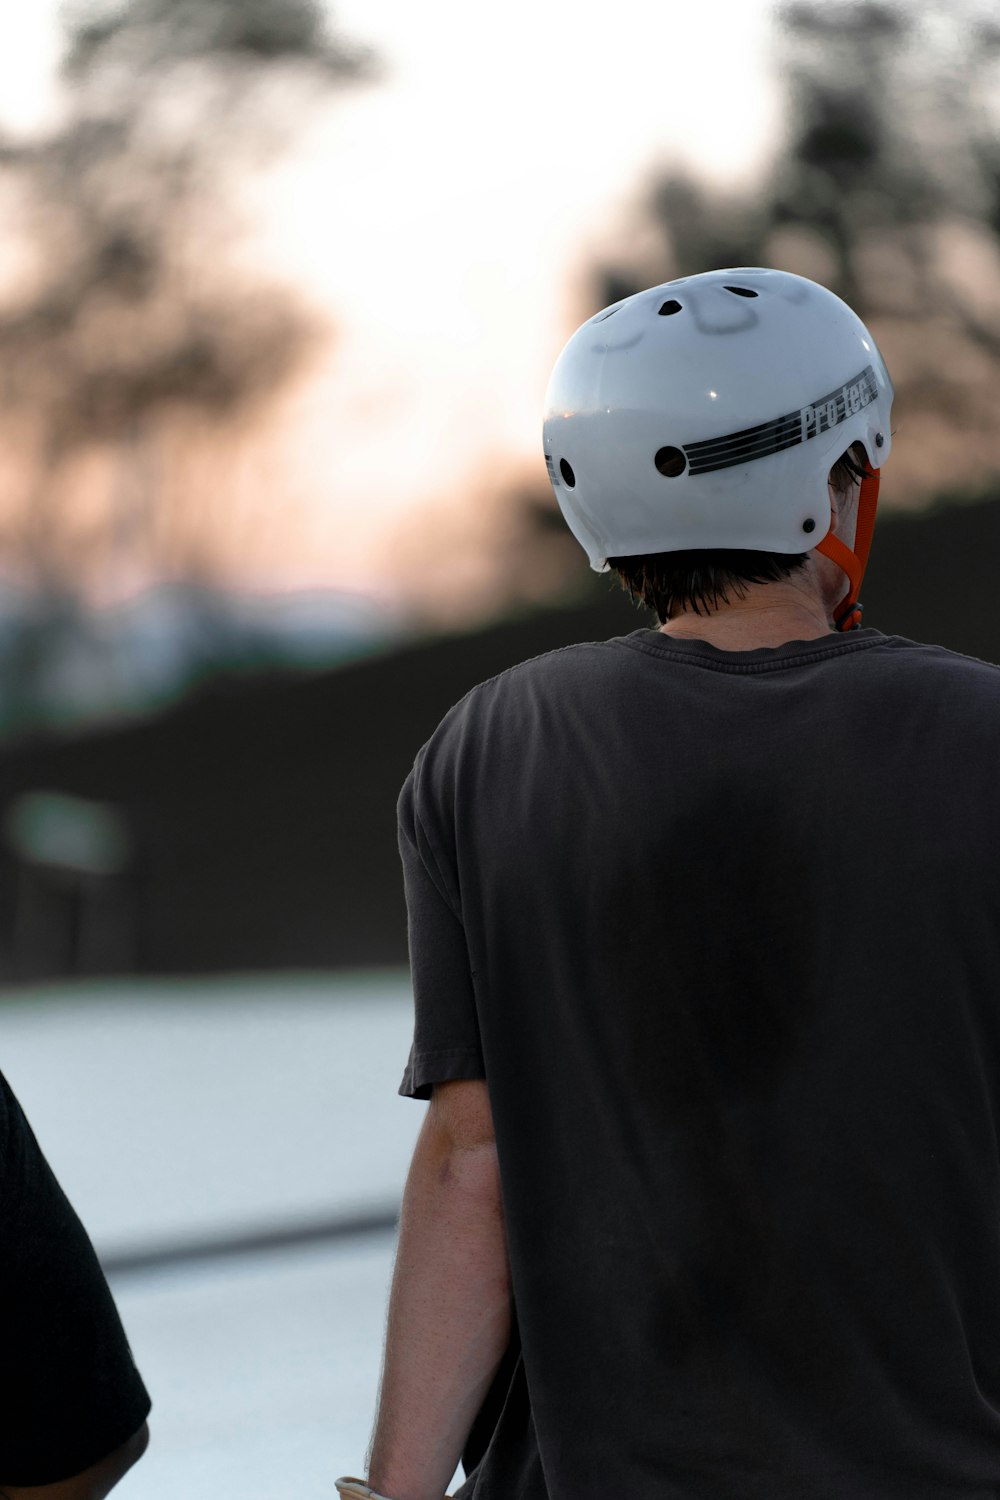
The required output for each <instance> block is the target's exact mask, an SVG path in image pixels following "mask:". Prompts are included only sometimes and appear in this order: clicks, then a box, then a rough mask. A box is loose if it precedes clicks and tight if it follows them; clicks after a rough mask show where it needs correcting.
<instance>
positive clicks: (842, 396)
mask: <svg viewBox="0 0 1000 1500" xmlns="http://www.w3.org/2000/svg"><path fill="white" fill-rule="evenodd" d="M877 399H878V385H877V383H876V380H875V371H874V370H873V369H872V367H871V365H866V366H865V368H864V369H863V370H862V371H861V373H860V375H855V377H854V379H853V380H848V381H846V382H845V383H844V384H843V385H840V386H838V387H837V389H836V390H835V391H831V392H830V394H829V395H828V396H822V397H821V398H820V399H819V400H818V401H813V402H812V403H811V404H810V405H809V406H803V407H800V409H799V410H798V411H790V412H787V413H786V415H785V416H783V417H776V418H775V419H774V421H773V422H761V423H760V424H759V425H758V426H757V427H744V428H743V430H742V431H741V432H731V433H729V434H728V435H727V436H726V437H718V438H706V440H705V441H704V442H701V443H685V445H684V453H685V456H686V457H687V461H688V472H689V473H691V474H711V473H714V472H715V471H716V470H717V469H732V468H735V467H736V465H737V464H745V463H752V462H753V461H754V460H755V459H758V458H768V457H769V456H770V455H771V454H772V453H780V452H781V451H782V450H783V449H784V448H795V447H797V446H798V444H799V443H804V442H808V440H809V439H810V438H814V437H816V436H817V434H818V433H821V432H829V431H830V429H831V427H839V426H840V424H841V422H846V421H847V419H848V417H853V416H854V415H855V414H856V413H857V412H859V411H863V410H864V409H865V407H866V406H871V405H872V403H873V402H874V401H876V400H877Z"/></svg>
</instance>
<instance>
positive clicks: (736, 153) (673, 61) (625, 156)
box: [0, 0, 776, 586]
mask: <svg viewBox="0 0 1000 1500" xmlns="http://www.w3.org/2000/svg"><path fill="white" fill-rule="evenodd" d="M770 12H771V7H770V5H769V4H767V3H765V0H721V3H720V0H717V3H715V4H713V5H710V6H705V5H700V6H699V5H688V6H680V5H670V6H658V7H650V6H649V5H648V0H618V3H617V4H616V5H615V6H614V8H613V9H612V10H607V9H604V8H601V9H594V8H589V7H584V6H580V5H579V4H577V3H572V0H511V3H509V4H508V5H507V6H505V7H503V8H501V9H499V10H497V11H495V12H492V13H490V12H484V11H483V10H482V9H481V8H479V7H472V6H469V5H467V4H464V3H463V0H430V4H428V5H425V6H420V7H417V6H413V5H411V4H408V3H407V0H343V3H341V4H339V5H338V6H336V7H335V8H334V9H333V12H332V15H333V19H334V21H335V24H336V27H337V29H338V30H339V31H340V32H341V33H342V35H343V36H344V37H345V38H346V39H348V40H349V41H355V42H360V43H365V44H367V45H370V46H371V47H372V48H373V49H374V52H375V54H376V56H377V58H378V60H379V62H380V64H381V69H382V78H381V80H380V81H377V82H375V83H371V84H360V85H355V86H351V87H350V88H347V89H345V90H344V91H343V93H342V95H341V98H340V101H339V102H338V103H337V104H336V106H335V107H334V108H333V109H332V110H331V111H330V112H329V114H328V116H326V117H325V118H324V119H323V121H322V122H321V124H320V125H319V126H318V127H317V128H316V129H315V130H313V131H312V132H311V133H310V135H309V136H308V138H307V139H306V140H305V141H304V142H303V144H302V148H301V150H300V151H299V152H298V154H297V155H296V157H295V158H294V160H290V161H289V162H288V163H287V164H286V165H285V166H284V168H283V169H282V170H281V171H280V172H277V173H275V174H274V175H273V177H272V179H271V180H270V181H269V182H268V184H267V187H266V191H265V190H261V191H260V192H259V193H258V195H257V197H256V198H255V202H257V203H258V204H259V206H260V209H261V212H262V214H264V215H266V220H265V221H262V225H261V235H262V243H263V244H264V245H265V246H266V247H267V250H268V253H269V254H271V255H273V257H274V260H275V263H276V266H277V267H278V268H279V270H280V273H281V274H282V275H283V276H286V277H291V278H293V279H294V280H295V281H296V282H297V283H298V284H299V285H301V287H302V289H303V291H304V292H305V293H307V294H308V296H309V297H311V298H312V299H313V300H314V301H315V302H316V303H317V305H321V306H322V307H323V308H324V309H326V310H327V311H328V313H329V315H330V316H331V318H332V320H333V322H334V324H335V326H336V329H337V338H336V340H335V342H334V343H332V344H331V347H330V350H329V354H328V356H325V357H324V360H323V361H322V363H321V365H320V367H319V368H318V369H317V371H316V372H315V376H314V378H313V379H312V380H311V382H310V384H309V385H308V386H305V387H303V388H302V390H301V391H299V392H298V393H297V394H296V396H295V398H294V400H293V401H292V402H291V403H290V404H289V407H288V410H289V413H290V425H289V426H288V428H287V431H286V432H285V434H284V435H283V437H282V442H281V452H282V455H283V465H284V472H285V473H286V474H287V479H288V484H289V490H290V493H291V494H293V495H294V497H295V499H294V505H293V508H292V510H291V512H290V516H289V525H288V526H287V527H283V528H281V538H280V542H279V543H277V544H275V545H272V546H271V547H270V549H269V553H268V557H267V559H266V560H265V559H261V560H260V564H259V576H256V577H254V578H253V579H252V580H248V581H253V582H255V583H259V584H262V585H264V584H271V585H274V586H290V585H294V584H306V583H308V584H313V583H317V582H324V583H328V584H330V583H332V584H337V583H341V582H343V583H350V584H351V585H353V586H358V585H359V584H361V583H363V575H364V571H365V569H366V568H367V567H368V566H369V561H368V560H369V559H370V558H371V556H372V549H373V547H374V546H377V545H379V544H384V543H385V541H386V539H387V538H391V537H392V536H393V535H395V534H396V530H397V527H398V525H399V523H400V522H401V521H402V520H404V519H405V518H406V517H408V516H412V515H413V514H415V513H419V512H420V511H421V508H422V507H425V506H426V505H427V504H428V502H436V505H437V509H436V510H435V511H434V515H435V516H436V517H437V519H436V520H435V522H434V524H436V525H437V524H441V515H442V511H441V506H442V505H443V506H444V507H445V510H446V511H447V507H448V506H450V505H451V504H458V503H459V502H460V501H462V502H463V503H464V501H465V500H467V501H468V503H469V504H470V505H471V506H473V507H474V506H475V504H476V499H477V494H480V493H481V492H482V491H483V489H484V487H487V488H492V487H495V485H496V482H497V480H498V477H499V476H500V475H501V474H502V473H504V472H506V471H507V470H508V469H509V470H510V471H511V472H512V473H513V474H520V475H521V476H536V475H537V472H538V471H539V470H541V471H542V472H544V466H543V463H542V456H541V405H542V399H543V394H544V389H545V384H546V382H547V379H548V374H549V370H550V368H551V366H552V364H553V362H554V360H555V358H556V356H557V354H558V352H559V350H560V348H561V347H562V344H563V343H564V342H565V340H566V338H568V337H569V335H570V333H571V332H572V331H573V329H574V328H575V327H576V325H577V324H578V323H579V322H580V321H581V320H582V319H583V318H584V317H586V316H587V315H589V313H590V312H592V311H595V310H596V308H595V307H594V306H593V305H592V303H591V302H590V301H589V300H588V298H589V297H590V296H591V295H592V294H591V293H590V291H589V287H588V280H587V278H588V271H589V269H590V267H591V266H592V264H593V263H594V261H595V260H597V259H598V258H599V257H602V256H603V257H605V258H607V257H608V256H609V255H610V254H612V253H613V251H614V250H615V248H616V247H619V246H626V245H627V244H628V243H629V237H630V236H632V235H634V234H635V233H636V228H635V226H636V224H637V223H638V217H637V210H638V205H639V204H640V203H641V201H642V187H643V184H644V182H645V181H646V180H648V178H649V177H650V175H651V174H652V173H653V172H654V171H655V170H656V169H657V168H658V167H665V166H668V165H676V164H679V163H685V164H689V165H693V166H696V167H699V168H701V169H702V170H704V171H705V172H707V173H711V174H712V175H713V176H715V177H717V178H720V179H723V180H725V181H727V182H730V183H737V182H739V181H740V180H741V179H743V178H745V177H746V176H748V175H751V174H752V172H753V170H754V168H755V167H756V166H758V165H759V164H760V163H761V161H762V160H763V158H764V155H765V152H766V150H767V147H768V144H769V142H770V140H771V139H772V138H773V134H774V131H775V128H776V118H775V112H776V104H775V91H774V89H773V86H772V81H771V74H770V71H769V69H770V63H769V56H768V49H769V45H770V42H771V39H772V38H771V25H772V22H771V14H770ZM54 15H55V6H54V5H53V4H52V3H51V0H33V4H32V6H31V7H22V8H20V9H19V10H18V11H16V12H14V13H12V15H11V16H10V17H8V18H7V19H6V21H5V46H4V53H3V58H2V60H0V117H2V118H3V120H4V121H5V122H11V123H14V124H17V125H21V126H29V125H31V124H33V123H38V122H39V121H40V120H41V119H43V118H44V109H45V107H46V101H47V99H48V97H49V90H48V87H47V79H48V77H49V76H50V74H51V69H52V64H53V60H54V49H55V45H56V37H57V33H56V30H55V26H54ZM429 524H430V523H429ZM581 556H582V553H581ZM252 571H255V572H256V571H257V570H256V569H255V568H254V569H252Z"/></svg>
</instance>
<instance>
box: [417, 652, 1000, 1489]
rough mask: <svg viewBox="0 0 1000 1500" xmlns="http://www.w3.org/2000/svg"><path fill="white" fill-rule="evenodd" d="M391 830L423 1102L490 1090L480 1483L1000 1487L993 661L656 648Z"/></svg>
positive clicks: (483, 711) (483, 738)
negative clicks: (498, 1205)
mask: <svg viewBox="0 0 1000 1500" xmlns="http://www.w3.org/2000/svg"><path fill="white" fill-rule="evenodd" d="M398 810H399V837H400V851H401V856H402V860H403V869H404V878H405V886H406V895H407V903H408V913H409V939H410V955H411V968H412V975H413V984H414V994H415V1004H416V1027H415V1035H414V1043H413V1050H412V1053H411V1056H410V1061H409V1064H408V1066H407V1069H406V1074H405V1077H404V1080H403V1084H402V1087H401V1089H400V1092H401V1093H404V1094H409V1095H412V1096H414V1097H418V1098H426V1097H428V1095H429V1092H430V1089H431V1086H432V1085H433V1084H434V1083H436V1082H438V1081H443V1080H446V1079H452V1078H470V1077H485V1078H486V1080H487V1082H488V1085H489V1092H490V1099H491V1104H492V1109H493V1116H494V1123H495V1127H496V1135H497V1147H498V1153H499V1160H500V1171H501V1179H502V1185H503V1195H504V1206H505V1216H506V1222H507V1231H508V1241H509V1249H510V1260H511V1270H512V1276H513V1290H514V1300H515V1307H516V1314H517V1326H518V1333H519V1341H518V1340H515V1342H514V1343H513V1344H512V1348H511V1351H510V1357H509V1359H508V1360H507V1361H506V1362H505V1365H504V1367H503V1369H502V1371H501V1372H500V1375H499V1376H498V1379H497V1381H496V1382H495V1384H494V1389H493V1390H492V1391H491V1393H490V1397H489V1399H488V1400H487V1403H486V1405H485V1406H484V1408H483V1411H482V1413H481V1417H480V1420H479V1422H478V1423H477V1425H476V1428H475V1429H474V1432H473V1435H472V1438H471V1439H470V1445H469V1449H468V1450H467V1453H466V1467H467V1471H468V1470H471V1473H470V1474H469V1478H468V1480H467V1481H466V1484H465V1485H464V1486H463V1488H462V1490H461V1494H462V1496H468V1497H472V1496H474V1497H475V1500H547V1497H548V1500H607V1497H608V1496H609V1495H612V1494H614V1495H628V1496H633V1497H636V1500H654V1497H655V1500H897V1497H898V1500H903V1497H904V1496H905V1497H906V1500H987V1497H989V1500H995V1497H997V1496H1000V1153H998V1129H1000V668H997V667H995V666H992V665H990V664H988V663H985V662H981V661H978V660H976V659H974V658H971V657H965V656H960V655H958V654H956V653H954V652H951V651H947V650H945V649H944V648H943V647H939V646H928V645H921V644H918V643H916V642H913V641H909V640H905V639H902V638H901V637H898V636H887V635H883V634H881V633H880V632H879V631H877V630H872V629H864V630H860V631H855V632H852V633H850V634H848V635H846V636H843V635H831V636H824V637H822V638H821V639H819V640H815V641H791V642H788V643H787V644H786V645H784V646H781V647H778V648H775V649H758V650H754V651H744V652H740V651H732V652H731V651H721V650H719V649H717V648H716V647H714V646H710V645H708V644H707V643H705V642H699V641H691V640H672V639H670V638H668V637H667V636H665V635H663V634H662V633H660V632H659V631H657V630H653V629H639V630H635V631H633V632H632V633H631V634H629V635H626V636H623V637H620V638H618V639H615V640H610V641H600V642H592V643H586V644H581V645H575V646H569V647H565V648H563V649H561V650H558V651H553V652H549V653H548V654H546V655H544V656H540V657H536V658H534V659H533V660H531V661H527V662H523V663H521V664H520V665H518V666H516V667H512V668H511V669H509V670H508V671H506V672H503V673H501V674H500V675H499V676H497V677H494V678H492V679H490V680H489V681H488V682H484V683H481V684H480V685H479V686H477V687H475V688H473V690H472V691H471V692H470V693H468V694H467V695H466V696H465V697H464V698H463V699H462V700H461V702H460V703H458V704H456V705H455V706H454V708H452V709H451V710H450V711H449V712H448V713H447V714H446V715H445V717H444V719H443V720H442V721H441V724H440V725H439V727H438V728H437V730H436V731H435V732H434V734H433V735H432V736H431V738H430V739H429V740H428V741H427V743H426V744H425V745H424V746H423V747H422V748H421V750H420V751H419V753H418V755H417V757H416V761H415V764H414V768H413V770H412V772H411V773H410V775H409V776H408V778H407V780H406V782H405V783H404V786H403V788H402V791H401V793H400V798H399V809H398Z"/></svg>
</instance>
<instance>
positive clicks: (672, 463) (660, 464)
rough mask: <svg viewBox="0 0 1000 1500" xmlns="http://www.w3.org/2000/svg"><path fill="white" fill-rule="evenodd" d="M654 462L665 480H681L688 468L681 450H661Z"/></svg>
mask: <svg viewBox="0 0 1000 1500" xmlns="http://www.w3.org/2000/svg"><path fill="white" fill-rule="evenodd" d="M653 462H654V464H655V465H656V467H657V468H658V469H659V471H660V473H661V474H662V475H663V476H664V478H665V479H679V478H680V476H681V475H682V474H683V473H684V470H685V469H686V468H687V459H686V458H685V457H684V454H683V453H682V452H681V450H680V448H661V449H660V451H659V452H658V453H657V455H656V457H655V458H654V459H653Z"/></svg>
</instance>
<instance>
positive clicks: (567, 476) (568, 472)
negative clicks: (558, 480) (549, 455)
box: [559, 458, 576, 490]
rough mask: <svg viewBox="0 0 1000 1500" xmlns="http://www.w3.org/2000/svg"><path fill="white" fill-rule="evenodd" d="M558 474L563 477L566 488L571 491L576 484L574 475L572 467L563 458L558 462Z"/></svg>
mask: <svg viewBox="0 0 1000 1500" xmlns="http://www.w3.org/2000/svg"><path fill="white" fill-rule="evenodd" d="M559 472H560V474H561V475H562V477H563V480H564V482H565V484H566V488H567V489H569V490H571V489H572V488H573V486H574V485H575V484H576V475H575V474H574V473H573V470H572V467H571V466H570V465H569V464H568V463H567V462H566V460H565V459H564V458H561V459H560V460H559Z"/></svg>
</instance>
